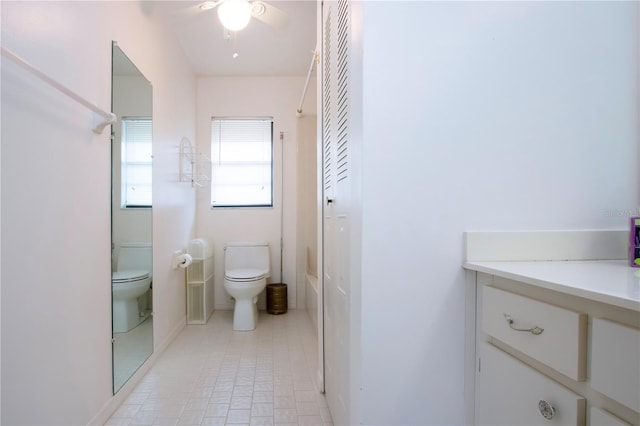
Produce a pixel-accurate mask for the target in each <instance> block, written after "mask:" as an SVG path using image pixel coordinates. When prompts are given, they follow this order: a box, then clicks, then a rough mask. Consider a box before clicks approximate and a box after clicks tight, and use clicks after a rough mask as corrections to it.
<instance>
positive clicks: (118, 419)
mask: <svg viewBox="0 0 640 426" xmlns="http://www.w3.org/2000/svg"><path fill="white" fill-rule="evenodd" d="M232 317H233V312H232V311H216V312H214V314H213V315H212V316H211V318H210V319H209V322H208V323H207V324H206V325H190V326H187V327H186V328H185V329H184V330H183V331H182V332H181V333H180V334H179V335H178V337H176V339H175V341H174V342H172V343H171V345H170V346H169V347H168V348H167V350H166V351H165V352H164V353H163V354H162V355H161V356H160V357H159V359H158V360H157V361H156V363H155V365H154V366H153V367H152V368H151V369H150V371H149V373H147V375H146V376H145V377H144V378H143V379H142V381H141V382H140V383H139V384H138V386H137V387H136V388H135V389H134V391H133V392H132V393H131V395H130V396H129V397H128V398H127V400H126V401H125V402H124V403H123V404H122V405H121V406H120V407H119V408H118V410H117V411H116V412H115V413H114V414H113V416H112V417H111V418H110V419H109V421H108V422H107V423H106V424H107V425H331V424H332V420H331V415H330V413H329V409H328V408H327V404H326V401H325V399H324V395H323V394H321V393H320V392H318V391H317V387H316V385H315V381H314V379H315V377H316V372H317V367H316V366H317V362H318V361H317V359H318V355H317V342H316V335H315V331H314V330H313V328H312V326H311V321H310V319H309V317H308V316H307V313H306V312H305V311H296V310H290V311H289V312H288V313H286V314H284V315H269V314H267V313H266V312H264V311H261V312H260V317H259V322H258V327H257V328H256V329H255V330H254V331H245V332H238V331H233V329H232Z"/></svg>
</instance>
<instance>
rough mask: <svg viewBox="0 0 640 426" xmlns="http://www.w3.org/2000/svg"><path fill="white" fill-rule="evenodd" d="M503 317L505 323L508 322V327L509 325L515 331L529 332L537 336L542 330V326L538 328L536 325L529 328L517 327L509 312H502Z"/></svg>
mask: <svg viewBox="0 0 640 426" xmlns="http://www.w3.org/2000/svg"><path fill="white" fill-rule="evenodd" d="M504 319H505V320H506V321H507V324H509V327H511V329H512V330H515V331H524V332H527V333H531V334H533V335H535V336H537V335H538V334H542V332H543V331H544V328H540V327H538V326H535V327H531V328H518V327H516V326H515V325H513V323H514V322H515V321H514V319H513V318H511V315H509V314H504Z"/></svg>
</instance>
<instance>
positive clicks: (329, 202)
mask: <svg viewBox="0 0 640 426" xmlns="http://www.w3.org/2000/svg"><path fill="white" fill-rule="evenodd" d="M325 200H327V205H329V204H331V203H333V198H329V197H325Z"/></svg>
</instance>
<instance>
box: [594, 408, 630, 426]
mask: <svg viewBox="0 0 640 426" xmlns="http://www.w3.org/2000/svg"><path fill="white" fill-rule="evenodd" d="M590 417H591V419H590V420H589V425H590V426H630V425H629V423H627V422H623V421H622V420H620V419H619V418H617V417H615V416H613V415H611V414H609V413H607V412H606V411H604V410H601V409H599V408H596V407H591V411H590Z"/></svg>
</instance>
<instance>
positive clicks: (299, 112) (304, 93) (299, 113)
mask: <svg viewBox="0 0 640 426" xmlns="http://www.w3.org/2000/svg"><path fill="white" fill-rule="evenodd" d="M317 60H318V51H317V50H314V51H313V57H312V58H311V64H310V65H309V72H308V73H307V80H306V81H305V82H304V89H302V97H301V98H300V106H299V107H298V109H297V110H296V117H298V118H300V117H302V104H303V103H304V98H305V96H307V89H308V88H309V79H311V73H312V72H313V65H314V64H315V63H316V61H317Z"/></svg>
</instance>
